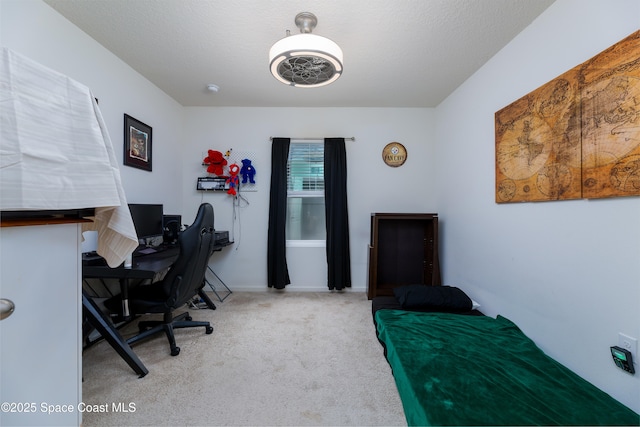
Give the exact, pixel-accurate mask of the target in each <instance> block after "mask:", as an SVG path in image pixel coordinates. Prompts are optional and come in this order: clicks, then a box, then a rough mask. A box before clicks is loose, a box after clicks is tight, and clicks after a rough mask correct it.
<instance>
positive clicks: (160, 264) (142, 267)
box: [82, 246, 180, 318]
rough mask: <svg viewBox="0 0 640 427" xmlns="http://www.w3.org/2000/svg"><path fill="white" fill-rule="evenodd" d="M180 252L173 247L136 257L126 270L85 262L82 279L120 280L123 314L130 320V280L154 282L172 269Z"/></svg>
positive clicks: (122, 267)
mask: <svg viewBox="0 0 640 427" xmlns="http://www.w3.org/2000/svg"><path fill="white" fill-rule="evenodd" d="M179 252H180V248H179V247H178V246H173V247H170V248H168V249H165V250H163V251H161V252H156V253H153V254H148V255H144V256H136V257H134V258H133V265H132V266H131V268H124V266H122V265H121V266H119V267H116V268H111V267H109V266H108V265H106V264H103V265H90V263H89V262H86V261H85V260H83V263H82V278H83V279H118V280H119V281H120V292H121V294H122V314H123V316H124V317H125V318H129V316H130V313H129V279H147V280H153V278H154V277H156V275H157V274H158V273H161V272H163V271H165V270H167V269H168V268H169V267H171V265H172V264H173V263H174V261H175V260H176V258H178V254H179Z"/></svg>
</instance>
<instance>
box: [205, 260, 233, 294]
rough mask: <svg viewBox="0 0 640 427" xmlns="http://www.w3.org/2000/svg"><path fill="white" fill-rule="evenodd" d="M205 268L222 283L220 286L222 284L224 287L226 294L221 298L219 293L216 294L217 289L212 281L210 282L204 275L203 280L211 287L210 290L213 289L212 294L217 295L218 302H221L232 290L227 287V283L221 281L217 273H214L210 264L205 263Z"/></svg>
mask: <svg viewBox="0 0 640 427" xmlns="http://www.w3.org/2000/svg"><path fill="white" fill-rule="evenodd" d="M207 269H208V270H209V271H210V272H211V273H212V274H213V275H214V276H215V278H216V279H218V281H219V282H220V283H222V286H224V287H225V289H226V290H227V294H226V295H225V296H224V298H221V297H220V295H219V294H218V291H217V290H216V287H215V286H214V285H213V283H212V282H210V281H209V280H207V278H206V276H205V278H204V281H205V282H206V283H207V284H208V285H209V287H210V288H211V290H212V291H213V293H214V294H216V296H217V297H218V299H219V300H220V302H223V301H224V300H225V299H227V297H228V296H229V295H231V293H232V292H231V289H229V287H228V286H227V284H226V283H224V282H223V281H222V279H221V278H220V276H218V275H217V274H216V272H215V271H213V268H211V266H210V265H207Z"/></svg>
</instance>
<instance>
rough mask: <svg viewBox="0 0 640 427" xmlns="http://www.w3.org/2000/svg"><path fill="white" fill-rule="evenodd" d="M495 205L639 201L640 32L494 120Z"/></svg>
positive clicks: (497, 113)
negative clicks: (625, 198)
mask: <svg viewBox="0 0 640 427" xmlns="http://www.w3.org/2000/svg"><path fill="white" fill-rule="evenodd" d="M495 136H496V140H495V144H496V146H495V150H496V159H495V162H496V163H495V173H496V189H495V192H496V196H495V197H496V202H497V203H509V202H535V201H551V200H570V199H580V198H588V199H590V198H606V197H621V196H639V195H640V31H636V32H635V33H633V34H631V35H630V36H628V37H627V38H625V39H624V40H621V41H620V42H618V43H616V44H615V45H613V46H611V47H610V48H608V49H606V50H605V51H603V52H601V53H599V54H598V55H596V56H595V57H593V58H591V59H589V60H588V61H585V62H584V63H582V64H580V65H578V66H576V67H574V68H573V69H571V70H569V71H567V72H566V73H564V74H562V75H560V76H558V77H557V78H555V79H554V80H552V81H550V82H549V83H546V84H545V85H543V86H541V87H539V88H538V89H536V90H534V91H533V92H531V93H529V94H527V95H525V96H523V97H522V98H520V99H518V100H517V101H515V102H513V103H512V104H510V105H508V106H506V107H504V108H503V109H501V110H499V111H498V112H496V114H495Z"/></svg>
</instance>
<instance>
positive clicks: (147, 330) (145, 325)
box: [127, 312, 213, 356]
mask: <svg viewBox="0 0 640 427" xmlns="http://www.w3.org/2000/svg"><path fill="white" fill-rule="evenodd" d="M197 327H204V328H205V333H206V334H207V335H209V334H211V333H212V332H213V326H211V323H209V322H199V321H195V320H193V318H192V317H191V316H189V313H187V312H185V313H182V314H180V315H178V316H176V317H173V316H172V315H171V313H165V314H164V320H143V321H140V322H139V323H138V329H139V331H140V333H139V334H138V335H136V336H135V337H131V338H129V339H128V340H127V344H129V345H131V344H134V343H136V342H138V341H141V340H143V339H145V338H148V337H150V336H152V335H155V334H157V333H158V332H160V331H164V333H165V335H166V336H167V338H168V339H169V347H170V348H171V355H172V356H177V355H178V354H180V347H178V346H177V345H176V338H175V336H174V335H173V330H174V329H180V328H197Z"/></svg>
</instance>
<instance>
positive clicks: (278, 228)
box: [267, 138, 291, 289]
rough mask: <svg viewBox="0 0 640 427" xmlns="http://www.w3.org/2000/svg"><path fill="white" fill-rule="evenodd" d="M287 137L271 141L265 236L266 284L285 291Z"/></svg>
mask: <svg viewBox="0 0 640 427" xmlns="http://www.w3.org/2000/svg"><path fill="white" fill-rule="evenodd" d="M290 144H291V139H289V138H273V141H272V143H271V193H270V195H269V231H268V234H267V238H268V246H267V284H268V286H269V287H270V288H276V289H284V287H285V286H287V285H288V284H289V283H291V280H290V279H289V269H288V268H287V255H286V244H287V242H286V236H285V226H286V223H287V158H288V157H289V145H290Z"/></svg>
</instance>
